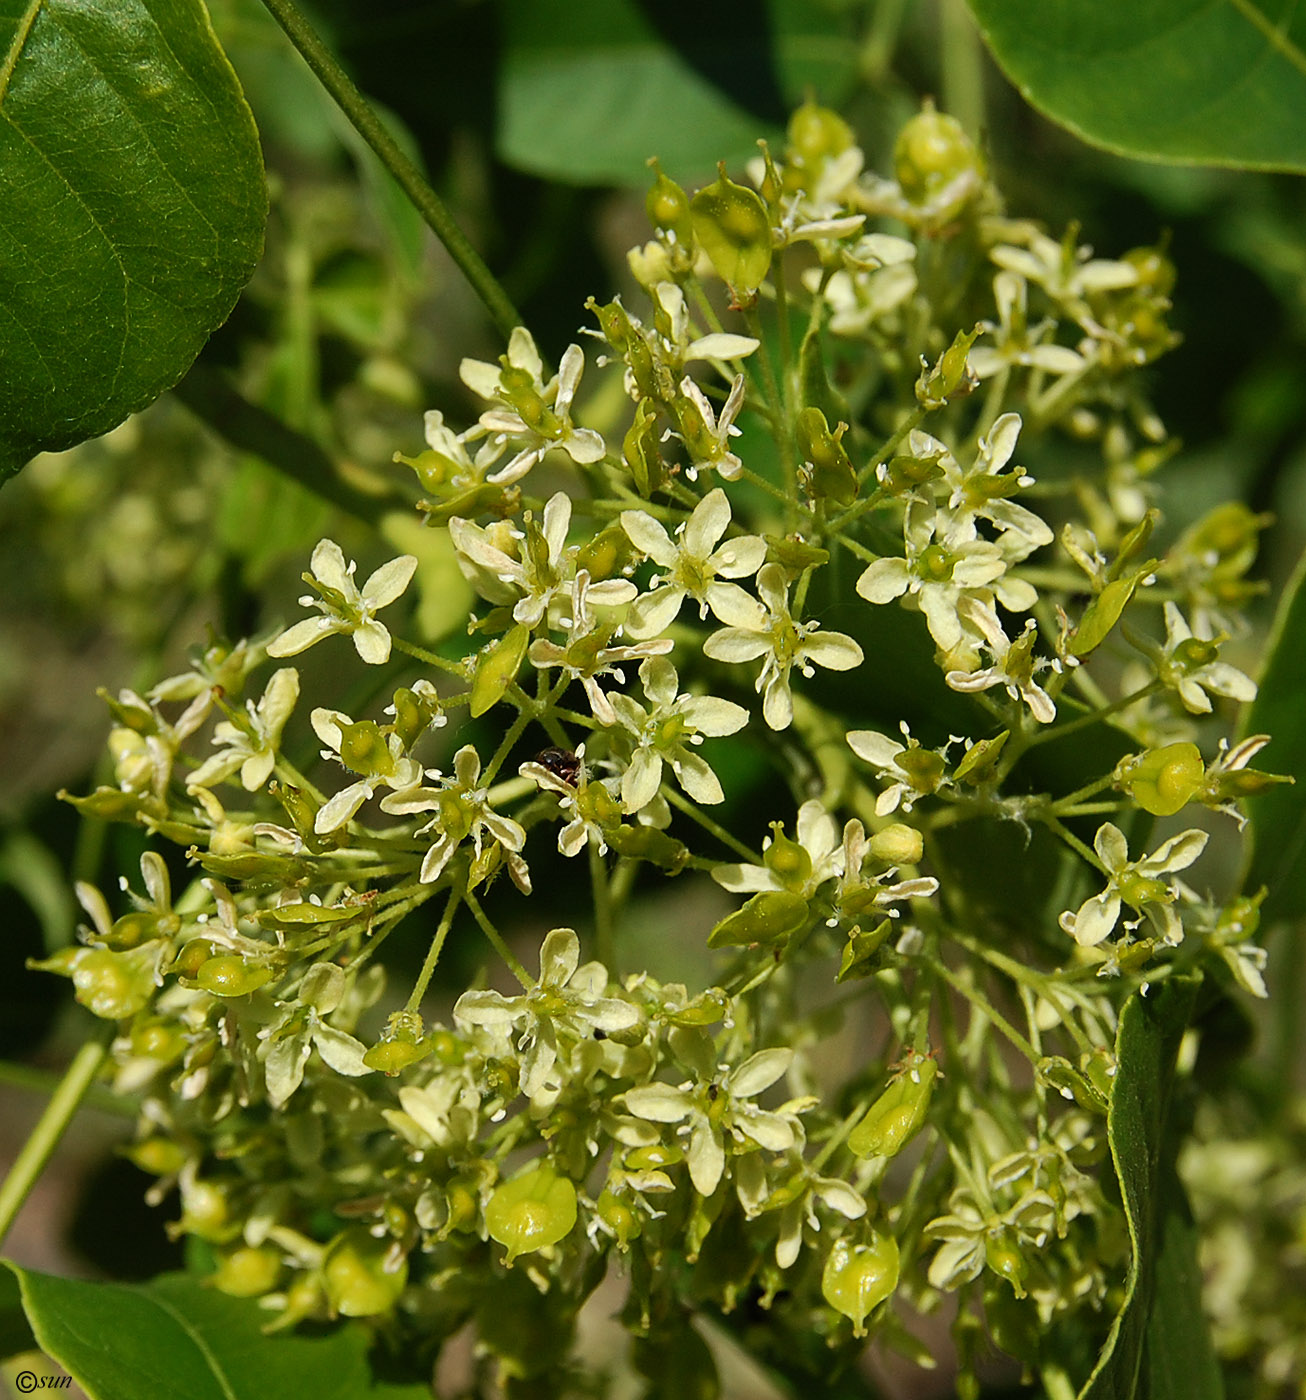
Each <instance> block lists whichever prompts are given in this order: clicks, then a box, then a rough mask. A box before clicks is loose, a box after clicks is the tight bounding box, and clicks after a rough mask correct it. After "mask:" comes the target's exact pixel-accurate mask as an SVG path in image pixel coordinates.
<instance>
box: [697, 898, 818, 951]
mask: <svg viewBox="0 0 1306 1400" xmlns="http://www.w3.org/2000/svg"><path fill="white" fill-rule="evenodd" d="M806 922H807V901H806V900H805V899H804V898H803V897H802V895H799V894H793V893H791V892H790V891H789V890H763V891H762V892H761V893H760V894H755V895H754V896H753V897H752V899H750V900H749V901H748V903H747V904H745V905H744V907H743V908H742V909H736V910H735V912H734V913H733V914H727V915H726V917H725V918H724V919H722V920H721V922H720V923H719V924H717V926H716V927H715V928H714V929H713V930H712V932H711V934H709V935H708V940H707V946H708V947H709V948H730V947H741V946H742V947H746V946H748V945H749V944H753V943H763V944H770V945H777V944H781V943H784V942H786V941H787V940H788V939H789V938H791V937H792V936H793V935H794V934H795V933H797V932H798V930H799V929H800V928H802V927H803V925H804V924H806Z"/></svg>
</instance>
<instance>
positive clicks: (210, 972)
mask: <svg viewBox="0 0 1306 1400" xmlns="http://www.w3.org/2000/svg"><path fill="white" fill-rule="evenodd" d="M271 980H272V969H271V968H269V967H266V966H263V965H261V964H259V963H247V962H246V961H245V959H244V958H242V957H239V956H237V955H236V954H235V953H220V954H219V955H218V956H217V957H215V958H209V959H208V960H207V961H206V962H203V963H201V964H200V967H199V970H198V971H197V972H196V973H195V981H196V982H197V983H198V984H199V985H200V986H201V987H202V988H203V989H204V990H205V991H206V992H211V993H212V994H213V995H214V996H217V997H243V996H248V994H249V993H250V992H255V991H257V990H258V989H259V988H260V987H262V986H263V985H264V984H265V983H268V982H270V981H271Z"/></svg>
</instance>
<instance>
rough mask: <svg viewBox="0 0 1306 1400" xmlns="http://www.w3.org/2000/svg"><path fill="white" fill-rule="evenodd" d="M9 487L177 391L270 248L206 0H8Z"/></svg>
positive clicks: (2, 169) (3, 58)
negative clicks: (35, 458) (18, 474)
mask: <svg viewBox="0 0 1306 1400" xmlns="http://www.w3.org/2000/svg"><path fill="white" fill-rule="evenodd" d="M0 208H2V209H3V210H4V225H3V236H0V287H3V288H4V296H3V299H2V300H0V480H3V478H4V477H5V476H7V475H9V474H11V473H13V472H15V471H17V470H18V468H19V467H21V466H22V465H23V463H24V462H25V461H27V459H28V458H29V457H31V456H32V455H33V454H34V453H36V452H39V451H42V450H59V449H62V448H66V447H71V446H73V445H74V444H75V443H78V442H81V441H83V440H84V439H85V438H88V437H94V436H96V435H97V434H99V433H104V432H107V431H108V430H109V429H110V428H112V427H114V426H115V425H117V424H118V423H120V422H122V420H123V419H124V418H126V417H127V415H128V414H129V413H132V412H134V411H136V410H137V409H140V408H144V407H145V405H146V404H148V403H150V402H151V401H152V400H154V399H155V398H157V397H158V396H159V394H161V393H162V392H163V391H164V390H165V389H167V388H169V387H170V386H171V385H173V384H175V383H176V382H177V380H178V379H179V378H180V377H181V376H182V374H183V373H185V371H186V369H187V368H188V366H189V365H190V363H191V362H192V360H194V358H195V356H196V355H197V354H198V353H199V350H200V347H201V346H202V345H203V344H204V342H205V340H206V339H207V338H208V337H209V335H210V334H211V333H212V332H213V331H214V330H216V329H217V327H218V326H220V325H221V324H222V322H223V321H225V320H226V318H227V316H228V314H229V313H230V311H231V308H232V307H233V306H234V305H235V302H236V298H237V296H238V295H239V293H240V289H241V288H242V287H243V286H244V285H245V283H246V282H247V281H248V280H249V278H250V275H251V274H252V272H253V270H254V265H255V263H256V262H257V261H258V258H259V254H260V252H261V249H262V241H263V223H264V220H265V218H266V214H267V195H266V191H265V188H264V182H263V163H262V157H261V154H260V152H259V145H258V133H257V132H256V131H255V129H254V120H253V117H252V115H251V113H250V110H249V108H248V106H247V105H246V103H245V100H244V98H243V96H242V95H241V92H240V87H239V84H238V83H237V81H236V76H235V74H234V73H233V72H232V70H231V66H230V65H229V64H228V62H227V60H226V57H225V55H224V54H223V52H222V50H221V48H220V47H219V46H218V43H217V41H216V40H215V38H214V37H213V31H212V29H211V27H210V25H209V19H208V14H207V12H206V11H205V9H204V7H203V5H202V4H201V3H200V0H0Z"/></svg>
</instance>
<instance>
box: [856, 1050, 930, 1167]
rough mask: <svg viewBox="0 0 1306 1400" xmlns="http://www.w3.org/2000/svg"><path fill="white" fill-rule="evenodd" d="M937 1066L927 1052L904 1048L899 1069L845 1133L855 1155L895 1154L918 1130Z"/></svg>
mask: <svg viewBox="0 0 1306 1400" xmlns="http://www.w3.org/2000/svg"><path fill="white" fill-rule="evenodd" d="M938 1073H939V1067H938V1065H937V1064H935V1062H934V1061H933V1060H932V1059H931V1058H930V1057H929V1056H928V1055H921V1054H919V1053H918V1052H917V1051H915V1050H912V1051H909V1052H908V1055H907V1063H906V1065H905V1067H904V1068H903V1070H902V1071H901V1073H899V1074H898V1076H897V1077H896V1078H895V1079H894V1080H893V1081H892V1083H890V1085H889V1087H888V1088H887V1089H886V1090H885V1091H884V1093H882V1094H881V1095H880V1097H879V1098H878V1099H876V1101H875V1102H874V1103H873V1104H872V1105H871V1106H870V1108H869V1109H868V1110H867V1111H866V1116H865V1117H864V1118H863V1119H862V1121H861V1122H860V1123H858V1125H857V1126H856V1127H855V1128H854V1129H853V1130H852V1132H851V1133H850V1134H849V1135H848V1146H849V1148H850V1149H851V1151H852V1152H854V1153H855V1154H856V1155H857V1156H858V1157H895V1156H897V1154H898V1153H899V1152H901V1151H902V1149H903V1148H904V1147H906V1145H907V1144H908V1143H909V1142H910V1141H911V1140H912V1138H914V1137H915V1136H916V1134H917V1133H918V1132H920V1130H921V1128H922V1127H924V1125H925V1116H926V1114H927V1113H928V1112H929V1107H930V1099H931V1098H932V1097H933V1095H934V1081H935V1079H937V1078H938Z"/></svg>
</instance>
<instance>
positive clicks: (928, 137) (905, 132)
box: [893, 103, 984, 206]
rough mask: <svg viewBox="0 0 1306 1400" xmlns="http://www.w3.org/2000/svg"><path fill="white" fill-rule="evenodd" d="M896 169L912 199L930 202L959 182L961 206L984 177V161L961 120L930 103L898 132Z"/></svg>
mask: <svg viewBox="0 0 1306 1400" xmlns="http://www.w3.org/2000/svg"><path fill="white" fill-rule="evenodd" d="M893 173H894V177H895V178H896V179H897V181H898V184H899V186H900V187H901V188H902V192H903V194H904V195H905V196H906V197H907V199H908V200H910V201H911V203H913V204H929V203H931V202H933V201H934V200H936V199H938V198H939V196H941V195H943V194H945V193H946V192H948V191H949V187H950V186H953V185H957V186H960V187H961V188H960V190H959V191H958V194H959V195H960V199H959V201H958V206H959V205H960V203H964V202H965V197H966V194H967V193H968V192H969V189H971V188H977V187H978V184H979V182H980V181H981V180H982V179H983V178H984V161H983V158H982V157H981V156H980V153H979V151H978V150H976V148H975V143H974V142H973V141H972V140H971V139H970V137H969V136H967V135H966V131H965V128H964V127H963V126H962V125H961V123H960V122H959V121H957V119H956V118H955V117H949V116H946V115H945V114H944V113H942V112H936V111H935V110H934V107H933V105H932V104H930V103H927V104H926V105H925V108H924V110H923V111H921V112H919V113H917V115H916V116H914V117H912V119H911V120H910V121H909V122H908V123H907V124H906V125H905V126H904V127H903V129H902V130H901V131H900V132H899V133H898V139H897V141H895V142H894V146H893ZM967 176H969V177H971V179H970V180H969V181H968V180H967V179H966V177H967Z"/></svg>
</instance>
